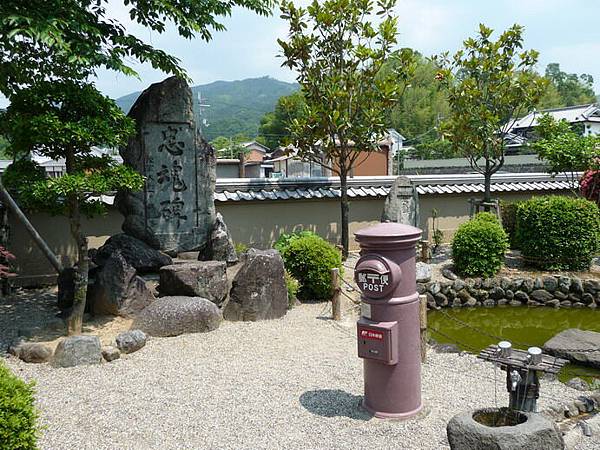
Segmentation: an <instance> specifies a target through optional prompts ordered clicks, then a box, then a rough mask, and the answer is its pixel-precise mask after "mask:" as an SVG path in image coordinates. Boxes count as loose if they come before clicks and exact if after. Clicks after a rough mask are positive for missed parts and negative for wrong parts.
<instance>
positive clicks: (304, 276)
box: [275, 232, 342, 300]
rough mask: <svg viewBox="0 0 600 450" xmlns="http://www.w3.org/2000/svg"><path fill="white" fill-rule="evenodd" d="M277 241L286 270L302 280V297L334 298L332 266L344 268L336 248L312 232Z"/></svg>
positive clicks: (300, 296)
mask: <svg viewBox="0 0 600 450" xmlns="http://www.w3.org/2000/svg"><path fill="white" fill-rule="evenodd" d="M280 240H281V238H280V239H279V240H278V242H277V243H276V244H275V248H276V249H277V250H279V252H280V253H281V257H282V258H283V262H284V264H285V268H286V270H287V271H288V272H289V273H290V274H291V275H292V276H293V277H294V278H296V279H297V280H298V281H299V282H300V291H299V292H298V297H299V298H300V299H302V300H329V299H330V298H331V269H333V268H334V267H338V268H340V270H341V267H342V256H341V254H340V252H339V251H338V249H337V248H335V247H334V246H333V245H331V244H330V243H329V242H327V241H326V240H325V239H323V238H322V237H320V236H317V235H316V234H314V233H312V232H301V233H298V234H295V235H291V236H290V235H286V239H285V240H282V242H279V241H280Z"/></svg>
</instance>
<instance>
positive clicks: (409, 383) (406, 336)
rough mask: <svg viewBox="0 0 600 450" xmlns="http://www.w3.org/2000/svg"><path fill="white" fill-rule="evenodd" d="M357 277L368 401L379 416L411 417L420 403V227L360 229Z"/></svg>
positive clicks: (360, 349)
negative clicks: (418, 283) (417, 272)
mask: <svg viewBox="0 0 600 450" xmlns="http://www.w3.org/2000/svg"><path fill="white" fill-rule="evenodd" d="M355 236H356V240H357V242H358V243H359V245H360V248H361V257H360V259H359V260H358V262H357V263H356V266H355V268H354V279H355V281H356V284H357V286H358V287H359V289H360V290H361V292H362V296H361V301H362V304H361V318H360V320H359V321H358V323H357V340H358V356H359V357H361V358H363V363H364V386H365V397H364V401H363V406H364V407H365V408H366V409H367V410H369V411H370V412H372V413H373V414H374V415H375V416H376V417H383V418H408V417H411V416H413V415H415V414H417V413H418V412H419V411H420V410H421V408H422V403H421V347H420V346H421V340H420V333H419V331H420V330H419V294H418V293H417V282H416V270H415V264H416V263H415V253H416V252H415V246H416V243H417V242H418V241H419V240H420V239H421V230H420V229H418V228H415V227H412V226H410V225H402V224H397V223H381V224H378V225H375V226H372V227H369V228H366V229H363V230H360V231H358V232H357V233H356V234H355Z"/></svg>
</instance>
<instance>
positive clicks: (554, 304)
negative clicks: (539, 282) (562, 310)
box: [545, 298, 560, 308]
mask: <svg viewBox="0 0 600 450" xmlns="http://www.w3.org/2000/svg"><path fill="white" fill-rule="evenodd" d="M545 305H546V306H552V307H554V308H558V307H560V300H559V299H557V298H553V299H552V300H548V301H547V302H546V303H545Z"/></svg>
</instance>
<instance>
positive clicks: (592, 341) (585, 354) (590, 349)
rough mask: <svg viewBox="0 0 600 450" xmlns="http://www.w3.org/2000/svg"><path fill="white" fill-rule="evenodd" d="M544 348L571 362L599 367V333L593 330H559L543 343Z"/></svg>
mask: <svg viewBox="0 0 600 450" xmlns="http://www.w3.org/2000/svg"><path fill="white" fill-rule="evenodd" d="M544 350H545V351H546V352H548V353H550V354H551V355H554V356H558V357H560V358H565V359H568V360H569V361H572V362H576V363H579V364H582V365H586V366H590V367H596V368H600V351H599V350H600V333H596V332H595V331H587V330H578V329H576V328H570V329H568V330H564V331H561V332H560V333H558V334H557V335H556V336H554V337H553V338H552V339H550V340H549V341H547V342H546V343H545V344H544ZM578 350H583V351H578Z"/></svg>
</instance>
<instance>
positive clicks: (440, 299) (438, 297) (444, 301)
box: [434, 292, 448, 306]
mask: <svg viewBox="0 0 600 450" xmlns="http://www.w3.org/2000/svg"><path fill="white" fill-rule="evenodd" d="M434 298H435V303H436V305H438V306H446V305H448V297H446V296H445V295H444V294H442V293H441V292H440V293H438V294H435V295H434Z"/></svg>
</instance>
